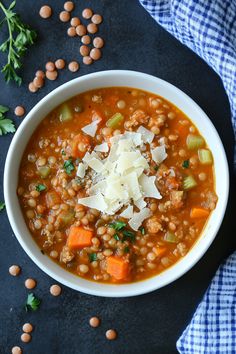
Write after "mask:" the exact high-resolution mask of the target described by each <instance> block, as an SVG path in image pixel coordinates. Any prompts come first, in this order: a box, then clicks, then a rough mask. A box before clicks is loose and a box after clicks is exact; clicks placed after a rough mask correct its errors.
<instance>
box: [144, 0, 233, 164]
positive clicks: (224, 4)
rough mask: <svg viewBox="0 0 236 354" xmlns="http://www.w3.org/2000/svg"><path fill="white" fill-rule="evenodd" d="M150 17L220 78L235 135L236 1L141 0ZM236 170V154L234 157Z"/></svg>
mask: <svg viewBox="0 0 236 354" xmlns="http://www.w3.org/2000/svg"><path fill="white" fill-rule="evenodd" d="M139 1H140V3H141V5H142V6H143V7H144V8H145V9H146V10H147V11H148V12H149V13H150V15H151V16H152V17H153V18H154V19H155V20H156V21H157V22H158V23H159V24H160V25H161V26H163V27H164V28H165V29H166V30H167V31H168V32H170V33H171V34H173V35H174V36H175V37H176V38H177V39H178V40H179V41H180V42H182V43H183V44H185V45H186V46H188V47H189V48H191V49H192V50H193V51H194V52H195V53H197V54H198V55H199V56H200V57H201V58H202V59H204V60H205V61H206V62H207V63H208V64H209V65H210V66H211V67H212V68H213V69H214V70H215V71H216V72H217V73H218V74H219V76H220V77H221V79H222V81H223V85H224V87H225V90H226V92H227V95H228V97H229V102H230V106H231V112H232V124H233V129H234V133H235V134H236V0H223V1H222V0H139ZM234 157H235V158H234V163H235V168H236V151H235V155H234Z"/></svg>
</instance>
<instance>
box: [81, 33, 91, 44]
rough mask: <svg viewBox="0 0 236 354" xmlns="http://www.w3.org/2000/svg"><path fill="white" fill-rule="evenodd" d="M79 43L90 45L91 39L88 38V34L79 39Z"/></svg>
mask: <svg viewBox="0 0 236 354" xmlns="http://www.w3.org/2000/svg"><path fill="white" fill-rule="evenodd" d="M81 42H82V43H83V44H90V43H91V37H90V36H89V35H88V34H86V35H84V36H83V37H82V38H81Z"/></svg>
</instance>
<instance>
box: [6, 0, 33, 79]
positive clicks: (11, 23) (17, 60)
mask: <svg viewBox="0 0 236 354" xmlns="http://www.w3.org/2000/svg"><path fill="white" fill-rule="evenodd" d="M15 5H16V1H15V0H14V1H13V2H12V3H11V4H10V6H9V7H8V8H6V7H5V6H4V5H3V3H2V1H0V9H1V10H2V11H3V13H4V16H5V17H4V18H3V19H2V21H1V22H0V27H1V26H2V25H3V24H4V23H7V27H8V38H7V39H6V41H5V42H3V43H2V44H1V46H0V51H2V52H3V53H6V52H7V53H8V55H7V63H6V64H5V66H4V67H3V68H2V73H3V74H4V77H5V80H6V82H9V81H11V80H13V81H15V82H16V83H17V84H18V85H19V86H20V85H21V82H22V79H21V77H20V76H19V75H18V74H17V72H16V70H17V69H19V68H20V67H21V66H22V58H23V56H24V55H25V53H26V51H27V49H28V47H29V46H31V45H32V44H33V43H34V42H35V39H36V37H37V35H36V32H35V31H34V30H32V29H30V27H29V26H27V25H26V24H25V23H23V22H22V21H21V19H20V16H19V15H18V14H16V13H15V12H14V11H13V9H14V7H15Z"/></svg>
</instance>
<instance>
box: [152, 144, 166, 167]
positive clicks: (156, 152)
mask: <svg viewBox="0 0 236 354" xmlns="http://www.w3.org/2000/svg"><path fill="white" fill-rule="evenodd" d="M151 154H152V159H153V161H155V162H156V163H157V164H158V165H159V164H160V163H162V161H164V160H165V159H166V158H167V153H166V148H165V145H161V146H157V147H155V149H152V150H151Z"/></svg>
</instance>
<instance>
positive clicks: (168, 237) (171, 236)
mask: <svg viewBox="0 0 236 354" xmlns="http://www.w3.org/2000/svg"><path fill="white" fill-rule="evenodd" d="M164 240H165V241H167V242H171V243H176V242H177V239H176V235H175V234H174V233H173V232H170V231H167V232H166V234H165V236H164Z"/></svg>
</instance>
